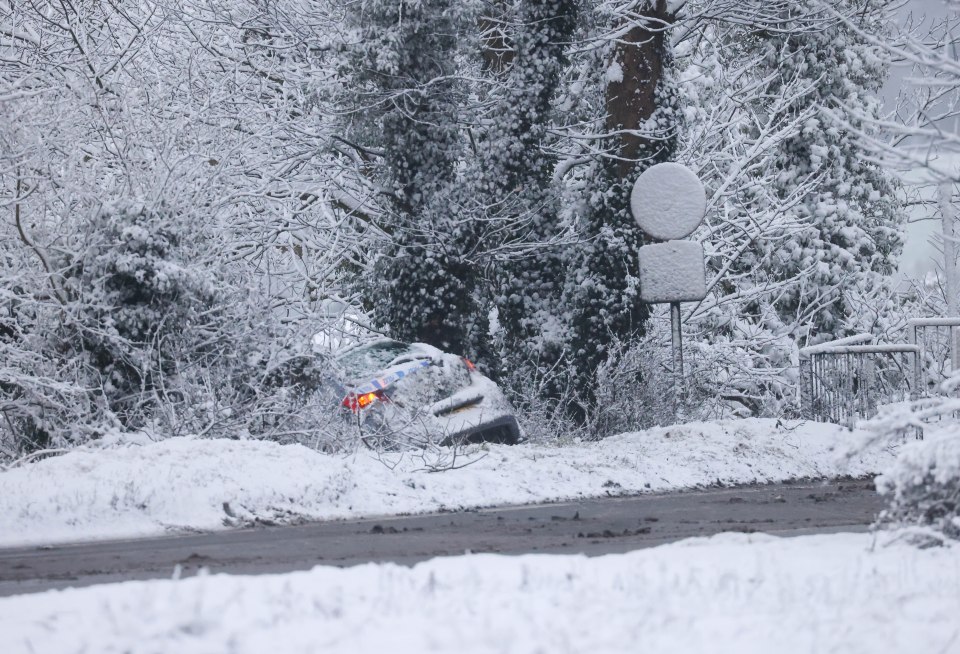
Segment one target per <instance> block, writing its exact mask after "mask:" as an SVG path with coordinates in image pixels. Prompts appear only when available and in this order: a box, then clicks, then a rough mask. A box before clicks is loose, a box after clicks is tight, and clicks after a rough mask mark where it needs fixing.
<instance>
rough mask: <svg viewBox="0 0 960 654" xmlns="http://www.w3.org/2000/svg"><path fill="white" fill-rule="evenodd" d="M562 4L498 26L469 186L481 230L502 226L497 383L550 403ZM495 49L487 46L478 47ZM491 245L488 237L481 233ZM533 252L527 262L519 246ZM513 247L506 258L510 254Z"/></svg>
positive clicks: (567, 29)
mask: <svg viewBox="0 0 960 654" xmlns="http://www.w3.org/2000/svg"><path fill="white" fill-rule="evenodd" d="M577 4H578V3H576V2H573V1H571V0H531V1H529V2H519V3H515V4H514V5H513V7H512V11H509V12H507V13H506V14H505V15H504V16H502V17H501V18H500V21H501V22H502V23H503V24H505V25H509V26H511V27H509V28H508V27H504V28H502V29H503V31H504V32H505V33H506V37H507V39H508V41H507V42H508V43H509V45H510V48H511V49H510V55H511V56H510V61H509V64H506V70H505V71H504V70H502V68H503V66H500V67H496V66H491V67H489V70H488V73H487V75H488V77H489V78H490V80H491V82H492V83H495V84H496V86H494V87H493V90H492V91H491V92H490V93H489V95H488V97H487V102H488V103H489V109H488V110H487V111H486V112H484V114H482V122H481V124H480V133H481V136H480V138H478V165H477V172H476V179H475V180H474V181H473V184H472V185H471V186H472V188H474V189H475V191H476V193H477V196H478V199H480V198H482V200H483V201H485V203H486V204H484V205H481V206H480V207H478V209H479V210H480V212H481V215H482V216H483V217H484V224H490V223H491V222H493V223H494V224H498V225H499V224H505V226H506V229H507V233H506V234H503V235H499V238H500V239H502V243H503V245H504V246H506V247H505V248H503V249H501V250H500V251H499V252H494V253H493V254H494V256H495V258H496V260H498V261H499V262H500V263H499V265H497V268H496V271H495V279H496V282H495V284H496V287H495V290H494V306H495V307H496V311H497V321H498V324H499V326H500V328H501V332H500V334H499V342H500V348H499V355H500V358H501V362H502V363H501V364H500V366H499V367H500V370H499V373H500V377H501V379H503V381H504V383H506V384H507V385H509V386H510V387H511V388H512V389H513V390H514V391H516V392H518V393H522V392H523V391H524V390H526V389H529V388H530V387H531V386H534V385H536V384H537V383H539V382H541V381H542V382H543V383H544V384H546V386H547V387H545V388H543V389H542V390H541V392H540V393H538V395H539V396H540V397H541V398H543V399H546V398H550V399H554V400H555V399H556V394H557V389H556V383H555V382H556V379H557V378H558V377H559V375H558V374H557V373H558V371H557V370H556V366H557V365H558V364H559V363H560V360H561V356H562V351H563V346H564V337H565V332H564V329H563V325H562V319H561V316H560V315H559V312H560V295H561V292H562V290H563V283H562V282H563V279H564V259H563V254H564V252H563V248H562V246H563V243H562V242H561V237H562V234H563V226H562V225H561V224H560V217H559V213H560V197H559V190H560V189H559V184H558V183H557V181H556V180H555V178H554V174H553V168H554V166H555V159H556V157H555V155H553V154H552V153H551V152H549V150H548V147H549V145H550V144H554V146H555V142H556V138H555V137H554V136H552V135H551V128H553V127H555V126H556V124H557V123H558V117H557V110H556V105H557V102H556V100H557V95H558V93H559V90H560V88H561V83H562V79H563V74H564V71H565V70H566V67H567V65H568V61H567V57H568V49H569V43H570V40H571V38H572V36H573V34H574V29H575V26H576V20H577V9H578V7H577ZM495 44H496V41H495V40H493V39H492V38H491V37H489V36H488V37H487V41H485V42H484V45H485V46H486V47H487V48H492V47H494V45H495ZM490 235H491V236H493V237H497V236H498V235H496V234H495V233H491V234H490ZM525 243H536V244H537V250H538V251H537V252H536V256H531V254H532V253H531V252H530V251H529V250H528V249H527V248H525V247H524V244H525ZM511 245H515V246H519V247H518V251H511V250H510V246H511Z"/></svg>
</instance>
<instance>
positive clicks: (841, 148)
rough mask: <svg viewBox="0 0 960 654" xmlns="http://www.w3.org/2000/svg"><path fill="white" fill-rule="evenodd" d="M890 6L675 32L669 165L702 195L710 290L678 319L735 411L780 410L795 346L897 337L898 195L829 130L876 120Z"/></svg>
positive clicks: (751, 12)
mask: <svg viewBox="0 0 960 654" xmlns="http://www.w3.org/2000/svg"><path fill="white" fill-rule="evenodd" d="M887 4H888V3H885V2H874V1H869V2H848V1H847V0H842V1H838V2H831V3H826V4H825V3H822V2H819V1H818V0H817V1H813V0H812V1H811V2H801V3H774V4H772V5H771V4H770V3H740V4H739V5H738V6H737V7H736V8H735V9H734V8H732V7H726V6H723V5H721V6H719V7H718V6H717V3H713V2H710V1H704V2H697V3H691V6H690V7H689V11H690V15H691V16H693V18H692V19H691V22H690V24H689V28H688V29H687V30H683V31H680V32H678V34H677V40H678V43H677V51H678V58H677V60H678V67H679V68H680V69H681V72H680V73H679V76H680V80H681V81H680V84H679V88H680V89H681V92H682V94H683V97H684V101H683V102H682V104H683V106H684V115H685V117H686V124H687V125H688V126H689V127H688V129H687V131H686V132H685V133H684V137H683V139H682V147H681V150H680V152H679V154H678V157H679V158H680V159H681V160H685V161H689V162H691V165H692V166H693V167H694V169H695V170H697V171H698V173H699V175H700V176H701V178H702V179H703V180H704V181H705V183H706V185H707V187H708V194H709V195H712V197H710V198H709V200H708V204H709V208H708V211H707V220H706V221H705V224H704V227H703V228H702V229H701V230H700V232H698V234H697V236H698V238H699V239H700V240H701V242H702V243H703V244H704V247H705V250H706V252H707V256H708V285H709V288H710V290H711V293H710V295H709V296H708V298H707V299H706V300H705V301H704V302H702V303H700V304H698V305H696V306H694V307H691V309H689V310H688V315H687V316H686V321H687V323H688V329H689V331H690V333H691V336H692V339H691V340H695V341H699V342H707V343H710V344H712V345H713V346H715V353H716V356H717V357H718V363H719V365H720V366H721V368H725V369H728V370H730V371H731V372H730V374H728V375H726V377H727V383H724V384H721V385H720V387H719V388H718V391H719V393H720V395H723V396H725V397H726V399H727V403H728V405H729V406H731V407H738V408H737V410H747V411H749V412H750V413H753V414H755V415H770V414H777V413H779V412H780V411H783V410H784V409H785V408H789V407H790V405H791V404H792V403H793V401H794V399H795V383H794V381H795V380H794V379H793V378H792V376H791V370H792V369H793V368H794V367H795V366H796V349H797V347H798V346H803V345H805V344H808V343H815V342H818V341H823V340H829V339H831V338H836V337H840V336H844V335H846V334H848V333H852V332H855V331H859V332H862V331H867V332H873V333H876V334H882V333H885V332H887V331H889V330H891V329H892V328H893V327H895V326H896V324H895V323H896V322H897V318H896V311H897V307H896V303H895V301H894V300H893V293H892V288H891V286H890V285H889V284H888V283H887V282H886V281H885V277H884V276H885V275H889V274H890V273H891V272H892V271H893V269H894V268H895V265H896V258H897V256H898V255H899V251H900V246H901V237H900V234H899V228H900V224H901V222H902V213H901V210H900V208H899V206H898V203H897V200H896V197H895V189H896V185H895V183H894V181H893V180H892V178H891V176H890V175H889V174H888V173H887V172H885V171H884V170H883V169H882V168H880V167H879V166H878V165H877V164H876V163H874V162H873V161H872V160H871V156H870V151H869V150H868V149H867V148H866V146H865V144H864V143H863V141H862V140H861V139H860V138H859V134H858V131H857V129H854V128H853V127H851V126H849V125H848V126H843V125H841V124H838V123H837V122H836V121H835V120H834V114H835V113H836V112H840V113H842V114H843V115H845V116H847V117H848V120H849V121H850V122H851V123H856V125H857V126H862V124H863V121H862V119H860V118H859V117H858V116H859V115H860V114H862V115H866V116H874V117H876V116H878V115H879V112H880V106H879V100H878V99H877V97H876V93H877V91H878V90H879V88H880V85H881V84H882V83H883V81H884V79H885V78H886V61H887V59H886V58H885V57H884V56H883V54H882V52H880V51H879V49H878V48H877V46H876V45H875V43H873V42H872V41H871V40H870V39H869V38H867V37H865V36H864V34H863V33H867V34H870V35H873V36H876V37H882V36H883V34H884V33H885V30H886V29H887V27H886V23H885V20H886V19H887V14H886V8H887ZM761 5H763V6H761ZM711 11H714V12H715V13H713V15H712V17H713V19H712V20H706V19H703V17H702V14H700V13H698V12H704V13H709V12H711ZM837 15H839V16H842V17H844V19H846V20H849V21H852V25H847V24H846V23H844V22H843V20H842V19H841V18H838V17H836V16H837ZM858 30H860V31H862V32H863V33H861V32H860V31H858ZM855 112H859V113H855ZM736 369H739V370H736Z"/></svg>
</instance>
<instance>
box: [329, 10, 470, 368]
mask: <svg viewBox="0 0 960 654" xmlns="http://www.w3.org/2000/svg"><path fill="white" fill-rule="evenodd" d="M349 11H350V12H351V14H350V16H351V21H352V23H353V26H354V28H355V32H354V34H355V39H356V40H355V41H354V42H352V43H350V44H349V45H348V46H347V50H348V59H347V62H348V65H347V69H348V75H349V78H350V80H351V83H352V84H354V85H355V89H356V95H355V96H354V97H353V98H352V100H353V104H354V112H355V113H354V116H355V121H354V126H355V129H354V131H355V133H356V137H357V139H358V140H360V141H361V143H362V145H363V147H364V148H366V149H367V150H368V151H372V152H376V153H378V154H379V164H378V166H377V167H376V172H375V175H376V176H377V178H378V181H379V182H380V184H381V188H382V192H383V194H384V201H383V203H382V204H383V208H384V209H385V214H386V216H385V218H384V221H383V227H384V229H385V231H387V232H388V234H389V235H390V242H389V243H388V245H387V247H386V248H385V250H384V251H383V252H381V253H380V256H379V258H378V260H377V262H376V264H375V265H374V266H373V267H372V274H371V275H370V277H369V283H368V287H369V290H370V296H371V297H372V299H373V312H374V315H375V317H376V319H377V321H378V322H379V323H381V324H382V325H384V326H386V327H388V328H389V330H390V333H391V334H392V335H393V336H394V337H396V338H398V339H402V340H408V341H421V342H425V343H429V344H431V345H435V346H437V347H440V348H443V349H446V350H451V351H454V352H464V351H465V349H466V336H467V332H468V317H469V316H471V315H472V314H473V313H474V310H473V304H474V293H473V289H474V287H475V285H476V281H475V280H476V271H475V269H474V266H473V264H472V263H471V262H469V261H468V260H467V257H466V255H465V253H466V252H469V251H471V250H472V249H473V248H474V247H475V243H474V238H475V236H474V234H473V227H472V225H471V222H470V220H469V219H467V218H464V217H462V216H461V215H459V212H458V209H457V207H456V206H455V202H454V200H453V196H454V181H455V178H456V168H457V162H458V160H459V154H460V134H459V126H458V112H459V110H460V107H461V104H462V98H463V91H462V88H461V87H462V85H461V84H460V83H459V82H458V77H457V74H456V73H457V71H456V60H457V48H458V40H459V36H460V32H461V22H462V21H461V19H460V13H459V7H458V4H457V3H456V2H452V1H451V0H422V1H421V2H396V1H395V0H365V1H364V2H359V3H356V4H355V5H353V6H351V7H349Z"/></svg>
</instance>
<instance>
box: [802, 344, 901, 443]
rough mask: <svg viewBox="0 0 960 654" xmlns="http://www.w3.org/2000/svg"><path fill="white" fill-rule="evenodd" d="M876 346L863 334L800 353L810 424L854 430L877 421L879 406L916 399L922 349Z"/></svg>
mask: <svg viewBox="0 0 960 654" xmlns="http://www.w3.org/2000/svg"><path fill="white" fill-rule="evenodd" d="M872 341H873V336H872V335H870V334H857V335H855V336H849V337H847V338H842V339H839V340H836V341H831V342H829V343H823V344H820V345H814V346H812V347H807V348H803V349H801V350H800V402H801V410H802V412H803V417H804V418H806V419H808V420H816V421H818V422H833V423H836V424H841V425H846V426H847V427H848V428H850V429H853V426H854V424H855V423H856V421H857V420H858V419H862V418H870V417H872V416H874V415H876V413H877V406H878V405H879V404H883V403H888V402H897V401H903V400H907V399H909V398H910V397H911V393H912V389H913V386H914V382H913V381H912V380H911V374H910V371H911V369H913V370H914V371H915V370H916V368H915V366H912V365H911V364H912V363H913V361H911V359H913V360H914V361H915V360H916V359H918V358H919V352H920V348H919V346H917V345H916V344H909V345H908V344H892V345H888V344H879V345H878V344H874V343H872ZM914 378H915V377H914Z"/></svg>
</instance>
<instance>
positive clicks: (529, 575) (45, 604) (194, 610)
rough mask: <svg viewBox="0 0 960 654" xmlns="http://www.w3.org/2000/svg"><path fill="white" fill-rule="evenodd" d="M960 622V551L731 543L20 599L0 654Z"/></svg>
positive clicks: (674, 647) (738, 653)
mask: <svg viewBox="0 0 960 654" xmlns="http://www.w3.org/2000/svg"><path fill="white" fill-rule="evenodd" d="M958 615H960V547H946V548H933V549H927V550H920V549H915V548H911V547H908V546H903V545H899V546H897V545H894V546H890V547H880V548H877V549H876V550H871V536H869V535H866V534H841V535H831V536H807V537H801V538H789V539H777V538H773V537H770V536H763V535H756V534H754V535H744V534H736V535H735V534H724V535H721V536H717V537H714V538H710V539H696V540H689V541H684V542H681V543H675V544H672V545H668V546H663V547H658V548H654V549H648V550H641V551H638V552H632V553H629V554H624V555H611V556H604V557H599V558H593V559H588V558H585V557H581V556H549V555H527V556H520V557H507V556H496V555H477V556H465V557H452V558H444V559H435V560H432V561H428V562H425V563H421V564H419V565H417V566H415V567H413V568H404V567H400V566H396V565H393V564H381V565H377V564H368V565H363V566H358V567H355V568H348V569H338V568H331V567H318V568H314V569H313V570H311V571H308V572H296V573H291V574H286V575H270V576H254V577H239V576H238V577H233V576H227V575H214V576H206V577H203V576H201V577H192V578H190V579H186V580H181V581H167V580H164V581H148V582H127V583H123V584H110V585H102V586H93V587H91V588H85V589H81V590H67V591H50V592H47V593H40V594H34V595H24V596H20V597H13V598H8V599H2V600H0V651H3V652H6V653H8V654H20V653H22V652H23V653H25V652H44V653H45V654H59V653H61V652H62V653H68V652H78V653H79V652H101V653H111V652H117V653H119V652H124V653H130V654H134V653H138V652H150V653H159V652H171V653H173V652H176V653H177V654H191V653H195V652H196V653H200V652H204V653H207V652H233V653H235V654H243V653H247V652H249V653H251V654H253V653H257V654H259V653H261V652H273V651H280V652H284V653H291V654H298V653H308V652H316V653H320V652H323V653H325V654H336V653H338V652H343V653H349V654H362V653H365V652H377V653H383V652H390V653H391V654H403V653H406V652H410V653H417V654H420V653H423V652H459V653H461V654H472V653H481V652H497V653H517V654H521V653H531V654H533V653H535V652H537V653H541V652H556V653H561V654H562V653H564V652H598V653H613V652H624V653H630V654H633V653H635V652H659V653H670V652H678V653H679V652H718V653H720V652H730V653H731V654H754V653H756V654H770V653H771V652H777V653H778V654H790V653H792V652H797V653H804V654H806V653H809V652H870V654H883V653H885V652H891V653H893V652H896V653H899V652H944V653H947V652H957V651H958V650H960V640H958V626H957V616H958Z"/></svg>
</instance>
